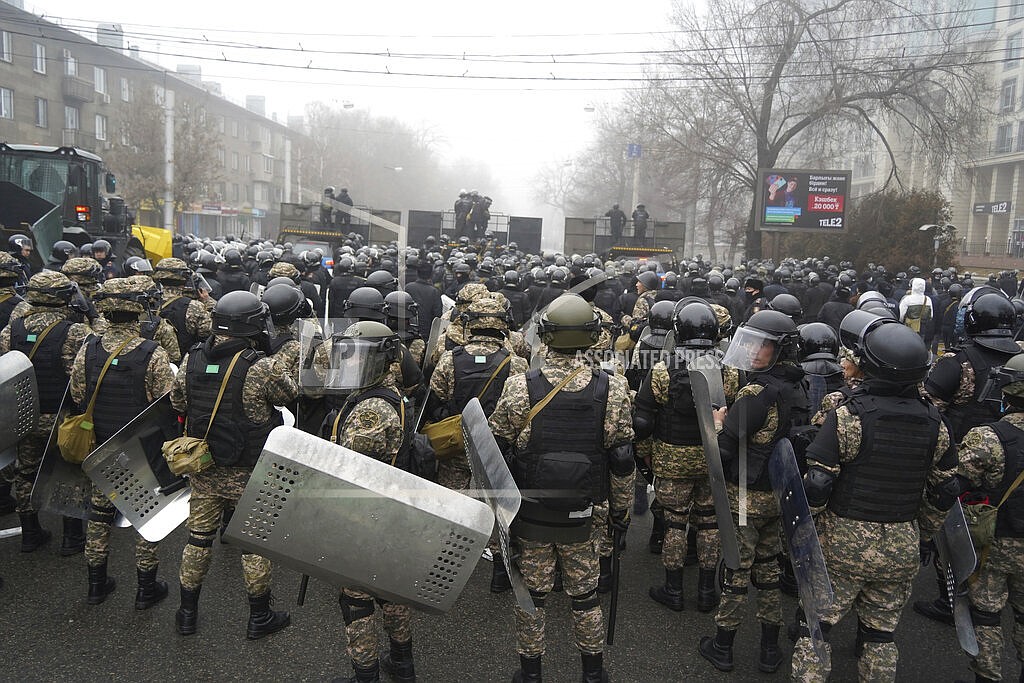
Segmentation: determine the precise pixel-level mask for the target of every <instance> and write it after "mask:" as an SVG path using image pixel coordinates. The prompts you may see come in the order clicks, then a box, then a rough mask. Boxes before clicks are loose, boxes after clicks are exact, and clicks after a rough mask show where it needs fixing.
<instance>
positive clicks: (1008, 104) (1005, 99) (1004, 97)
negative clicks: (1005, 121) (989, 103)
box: [999, 78, 1017, 114]
mask: <svg viewBox="0 0 1024 683" xmlns="http://www.w3.org/2000/svg"><path fill="white" fill-rule="evenodd" d="M1016 99H1017V79H1016V78H1011V79H1008V80H1005V81H1003V87H1002V88H1000V90H999V113H1000V114H1005V113H1006V112H1010V111H1013V108H1014V104H1015V100H1016Z"/></svg>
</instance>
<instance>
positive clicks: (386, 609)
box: [336, 374, 412, 668]
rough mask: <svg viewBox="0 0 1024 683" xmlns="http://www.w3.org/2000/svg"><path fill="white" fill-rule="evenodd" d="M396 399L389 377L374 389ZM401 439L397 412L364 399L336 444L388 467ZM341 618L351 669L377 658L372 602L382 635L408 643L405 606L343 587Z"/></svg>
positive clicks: (380, 401)
mask: <svg viewBox="0 0 1024 683" xmlns="http://www.w3.org/2000/svg"><path fill="white" fill-rule="evenodd" d="M378 386H379V387H381V388H384V389H388V390H390V391H392V392H394V394H395V396H396V397H400V394H399V392H398V390H397V388H396V387H395V385H394V380H393V378H392V377H391V375H390V374H389V375H386V376H385V379H384V381H383V382H382V383H381V384H379V385H378ZM402 439H403V433H402V422H401V418H400V416H399V414H398V412H397V411H396V410H395V409H394V407H392V405H391V404H390V403H388V402H387V401H386V400H385V399H383V398H378V397H370V398H366V399H364V400H362V401H360V402H359V403H357V404H356V406H355V407H354V408H353V409H352V412H351V413H349V414H348V416H347V417H346V418H345V420H344V423H343V424H341V425H339V427H338V436H337V440H336V442H337V443H338V444H339V445H341V446H344V447H345V448H348V449H351V450H353V451H356V452H357V453H362V454H363V455H367V456H369V457H371V458H374V459H376V460H380V461H382V462H387V463H391V462H394V459H395V457H396V456H397V455H398V450H399V448H400V447H401V444H402ZM338 602H339V604H340V605H341V611H342V614H343V615H344V618H345V637H346V638H347V639H348V656H349V658H350V659H351V660H352V663H353V665H354V666H358V667H363V668H366V667H371V666H374V665H375V664H376V663H377V661H378V657H379V656H380V639H379V633H380V631H379V630H378V626H377V624H376V622H375V620H374V618H373V613H374V612H375V611H376V610H375V607H374V602H376V603H377V604H379V605H380V607H381V612H383V622H384V631H385V632H386V633H387V634H388V637H389V638H390V639H391V640H393V641H396V642H398V643H409V642H410V641H411V640H412V612H411V610H410V608H409V606H408V605H400V604H398V603H394V602H388V601H385V600H382V599H380V598H378V597H376V596H374V595H373V594H372V593H368V592H366V591H364V590H361V589H359V588H352V587H344V588H342V589H341V594H340V595H339V597H338Z"/></svg>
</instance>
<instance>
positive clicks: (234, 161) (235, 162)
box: [231, 152, 238, 171]
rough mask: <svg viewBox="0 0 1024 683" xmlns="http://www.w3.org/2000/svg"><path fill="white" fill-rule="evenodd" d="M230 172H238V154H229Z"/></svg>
mask: <svg viewBox="0 0 1024 683" xmlns="http://www.w3.org/2000/svg"><path fill="white" fill-rule="evenodd" d="M231 170H232V171H237V170H238V152H232V153H231Z"/></svg>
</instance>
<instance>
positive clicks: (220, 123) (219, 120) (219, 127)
mask: <svg viewBox="0 0 1024 683" xmlns="http://www.w3.org/2000/svg"><path fill="white" fill-rule="evenodd" d="M217 130H218V131H220V134H221V135H224V117H223V116H218V117H217Z"/></svg>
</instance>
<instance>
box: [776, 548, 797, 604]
mask: <svg viewBox="0 0 1024 683" xmlns="http://www.w3.org/2000/svg"><path fill="white" fill-rule="evenodd" d="M779 568H780V569H781V570H782V575H781V576H780V577H779V589H780V590H781V591H782V592H783V593H785V594H786V595H788V596H790V597H792V598H799V597H800V591H799V589H798V587H797V584H796V574H795V573H794V572H793V563H792V562H790V561H789V558H788V557H780V558H779Z"/></svg>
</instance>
